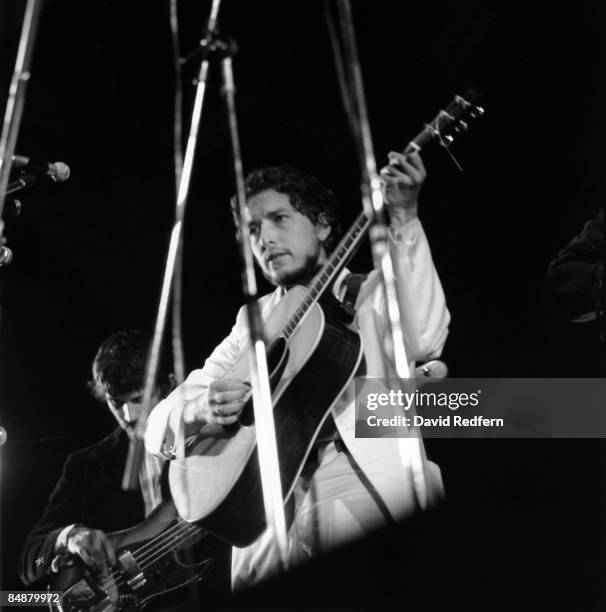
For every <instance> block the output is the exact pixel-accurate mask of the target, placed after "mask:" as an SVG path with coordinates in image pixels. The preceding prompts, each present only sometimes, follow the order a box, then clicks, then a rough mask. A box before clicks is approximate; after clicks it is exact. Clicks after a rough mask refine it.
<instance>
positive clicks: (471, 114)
mask: <svg viewBox="0 0 606 612" xmlns="http://www.w3.org/2000/svg"><path fill="white" fill-rule="evenodd" d="M476 98H477V96H476V94H475V93H474V92H473V91H470V92H468V93H467V94H466V97H463V96H455V97H454V98H453V99H452V101H451V102H450V104H449V105H448V106H447V107H446V108H444V109H442V110H440V111H439V112H438V114H437V115H436V116H435V117H434V118H433V120H432V121H430V122H429V123H426V124H425V127H424V129H423V131H421V132H420V133H419V134H418V135H417V137H416V138H415V139H414V140H412V141H411V142H410V144H409V145H408V147H407V149H406V152H409V151H413V150H419V149H421V148H422V147H424V146H425V145H426V144H428V143H429V142H430V141H431V140H433V139H434V138H437V139H438V141H439V142H440V144H441V145H442V146H444V147H446V148H448V147H449V146H450V145H451V144H452V142H453V141H454V139H455V137H456V136H457V135H458V134H461V133H462V132H465V131H467V130H468V129H469V124H470V122H471V121H474V120H475V119H479V118H480V117H481V116H482V115H483V114H484V109H483V108H482V107H481V106H478V105H477V104H476V103H475V100H476Z"/></svg>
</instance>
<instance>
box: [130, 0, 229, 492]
mask: <svg viewBox="0 0 606 612" xmlns="http://www.w3.org/2000/svg"><path fill="white" fill-rule="evenodd" d="M220 5H221V0H213V3H212V6H211V9H210V15H209V18H208V22H207V25H206V30H205V36H204V38H203V39H202V41H201V46H202V62H201V64H200V71H199V73H198V79H197V83H196V96H195V100H194V107H193V110H192V118H191V124H190V129H189V136H188V139H187V147H186V150H185V158H184V160H183V168H182V170H181V176H180V181H179V189H178V193H177V202H176V212H175V223H174V225H173V228H172V231H171V235H170V243H169V246H168V255H167V259H166V266H165V269H164V278H163V281H162V289H161V292H160V303H159V306H158V314H157V316H156V324H155V328H154V335H153V338H152V342H151V346H150V349H149V354H148V357H147V363H146V366H145V385H144V390H143V410H142V413H141V415H140V417H139V419H138V421H137V426H136V428H135V433H134V436H133V439H132V441H131V444H130V446H129V451H128V457H127V459H126V466H125V469H124V475H123V478H122V488H123V489H125V490H135V489H136V488H137V476H138V472H139V467H140V465H141V461H142V460H143V453H144V448H143V435H144V433H145V423H146V422H147V417H148V416H149V413H150V412H151V409H152V405H151V404H152V398H153V395H154V388H155V384H156V378H157V374H158V366H159V362H160V347H161V344H162V336H163V335H164V328H165V326H166V316H167V312H168V304H169V299H170V293H171V287H172V286H173V277H174V272H175V263H176V260H177V254H178V252H179V250H180V248H179V247H180V244H181V241H182V239H183V220H184V216H185V207H186V205H187V196H188V194H189V186H190V182H191V173H192V167H193V161H194V154H195V151H196V144H197V141H198V130H199V126H200V117H201V115H202V107H203V104H204V98H205V94H206V80H207V77H208V68H209V65H210V54H211V52H212V51H213V50H214V39H215V35H216V30H217V19H218V15H219V8H220Z"/></svg>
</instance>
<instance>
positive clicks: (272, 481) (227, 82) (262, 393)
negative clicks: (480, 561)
mask: <svg viewBox="0 0 606 612" xmlns="http://www.w3.org/2000/svg"><path fill="white" fill-rule="evenodd" d="M228 47H229V48H235V45H228ZM223 93H224V96H225V104H226V110H227V116H228V121H229V131H230V136H231V143H232V153H233V159H234V173H235V178H236V196H237V200H238V209H237V216H238V228H239V245H240V251H241V255H242V291H243V293H244V296H245V299H246V314H247V318H248V329H249V333H250V344H251V347H252V348H253V350H252V351H250V368H251V380H252V395H253V409H254V415H255V431H256V436H257V454H258V456H259V470H260V474H261V488H262V492H263V503H264V508H265V522H266V524H267V528H268V529H269V532H270V533H271V534H272V536H273V537H272V538H271V542H272V545H273V546H274V547H275V548H276V549H277V552H278V558H279V559H280V565H281V568H280V569H281V570H282V571H287V570H288V539H287V532H286V517H285V514H284V497H283V494H282V482H281V478H280V463H279V458H278V446H277V442H276V426H275V422H274V413H273V404H272V397H271V388H270V385H269V371H268V368H267V353H266V346H265V339H264V334H263V322H262V320H261V313H260V312H259V305H258V303H257V283H256V278H255V267H254V260H253V254H252V249H251V246H250V232H249V227H248V221H247V220H246V193H245V188H244V173H243V170H242V156H241V152H240V141H239V136H238V122H237V115H236V104H235V87H234V76H233V71H232V60H231V57H230V55H229V54H228V55H226V56H225V57H224V58H223Z"/></svg>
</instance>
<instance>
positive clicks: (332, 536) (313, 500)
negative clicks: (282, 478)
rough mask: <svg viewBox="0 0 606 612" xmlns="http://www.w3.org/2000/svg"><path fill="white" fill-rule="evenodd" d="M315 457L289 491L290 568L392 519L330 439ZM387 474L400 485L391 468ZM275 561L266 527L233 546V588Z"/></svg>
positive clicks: (266, 571)
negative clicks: (254, 537) (291, 509)
mask: <svg viewBox="0 0 606 612" xmlns="http://www.w3.org/2000/svg"><path fill="white" fill-rule="evenodd" d="M318 462H319V466H318V467H317V469H315V471H313V472H311V470H310V469H306V470H305V471H304V473H303V475H302V476H301V477H300V478H299V480H298V482H297V485H296V486H295V490H294V492H293V495H294V503H295V516H294V520H293V523H292V525H291V527H290V529H289V532H288V540H289V542H288V544H289V560H290V567H291V569H292V568H293V567H295V566H296V565H299V564H301V563H303V562H305V561H307V560H309V559H310V558H311V557H315V556H317V555H318V554H320V553H322V552H323V551H326V550H330V549H332V548H334V547H337V546H339V545H341V544H345V543H347V542H350V541H352V540H355V539H359V538H362V537H364V536H366V535H368V534H369V533H371V532H372V531H374V530H376V529H379V528H381V527H386V526H387V525H389V524H390V522H391V521H392V519H391V517H390V515H389V511H388V510H387V508H386V507H385V505H384V504H383V503H382V501H381V499H380V498H379V496H378V494H377V492H376V491H375V490H374V487H373V486H372V485H371V484H370V482H368V480H367V479H366V478H365V477H364V475H362V474H361V473H360V470H359V468H358V467H357V466H356V465H355V464H352V459H351V457H350V456H348V454H347V453H346V452H339V451H338V450H337V448H336V447H335V443H334V442H330V443H328V444H327V445H325V446H321V447H320V450H319V452H318ZM310 467H311V469H313V468H314V467H315V466H310ZM307 472H310V474H309V475H307ZM385 479H387V480H390V481H393V484H394V486H401V485H399V484H398V481H396V480H395V479H393V478H391V477H390V475H389V474H385ZM278 567H279V563H278V555H277V551H276V549H275V548H274V547H273V545H272V542H271V538H270V535H269V533H268V531H265V532H264V533H263V534H262V535H261V536H259V538H258V539H257V540H256V541H255V542H253V543H252V544H251V545H250V546H247V547H246V548H234V549H232V574H231V576H232V588H233V589H234V590H236V589H240V588H242V587H245V586H249V585H251V584H254V583H255V582H258V581H260V580H263V579H265V578H268V577H269V576H271V575H272V574H274V573H276V571H277V569H278Z"/></svg>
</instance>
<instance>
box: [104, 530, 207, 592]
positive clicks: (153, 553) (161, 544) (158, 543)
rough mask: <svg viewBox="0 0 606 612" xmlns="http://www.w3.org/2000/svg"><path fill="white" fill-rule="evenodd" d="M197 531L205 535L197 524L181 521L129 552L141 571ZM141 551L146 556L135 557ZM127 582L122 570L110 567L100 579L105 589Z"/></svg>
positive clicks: (119, 586) (118, 586)
mask: <svg viewBox="0 0 606 612" xmlns="http://www.w3.org/2000/svg"><path fill="white" fill-rule="evenodd" d="M179 531H181V533H178V532H179ZM199 533H203V535H204V536H205V535H206V532H204V530H202V529H200V528H199V527H198V526H196V525H192V524H190V523H187V522H185V521H183V522H180V523H177V524H176V525H173V526H172V527H170V528H169V529H167V530H166V532H164V533H163V534H162V536H160V537H159V538H157V539H155V540H152V542H148V543H146V544H144V545H143V546H141V547H140V548H138V549H136V550H134V551H132V552H131V554H132V555H133V557H135V561H136V563H137V567H138V568H139V569H140V570H141V571H142V572H143V570H145V569H147V568H148V567H149V566H151V565H153V563H154V562H155V561H156V560H158V559H159V558H161V557H162V555H163V554H164V553H165V552H168V551H170V550H171V549H175V548H176V547H178V546H180V545H182V544H183V543H184V542H185V541H187V540H188V539H189V538H191V537H192V536H194V535H197V534H199ZM146 549H148V550H146ZM142 551H145V554H146V555H147V556H145V557H142V558H141V559H137V558H136V555H139V554H141V553H142ZM127 582H128V579H127V577H126V576H124V574H123V572H121V571H120V570H113V569H112V570H111V572H110V574H109V576H107V577H106V578H104V579H103V580H102V582H101V585H102V587H104V590H105V591H107V590H109V588H116V589H117V590H119V589H120V588H121V587H122V586H124V585H125V584H127Z"/></svg>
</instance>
